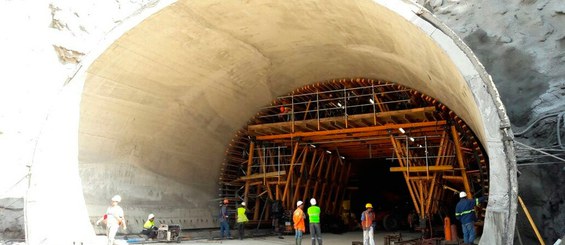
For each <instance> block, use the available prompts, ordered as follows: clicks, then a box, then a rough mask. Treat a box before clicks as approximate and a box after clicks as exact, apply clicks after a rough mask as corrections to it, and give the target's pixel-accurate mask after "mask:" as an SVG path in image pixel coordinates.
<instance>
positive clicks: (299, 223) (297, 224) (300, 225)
mask: <svg viewBox="0 0 565 245" xmlns="http://www.w3.org/2000/svg"><path fill="white" fill-rule="evenodd" d="M303 208H304V203H303V202H302V201H298V202H296V210H294V213H293V214H292V221H293V222H294V231H295V233H294V234H295V235H294V240H296V245H301V244H302V234H304V232H306V226H305V225H304V218H306V215H304V211H302V209H303Z"/></svg>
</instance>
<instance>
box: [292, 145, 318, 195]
mask: <svg viewBox="0 0 565 245" xmlns="http://www.w3.org/2000/svg"><path fill="white" fill-rule="evenodd" d="M314 154H316V152H315V151H314ZM307 155H308V147H305V148H304V154H303V155H302V165H300V172H299V173H298V179H297V180H296V184H295V187H294V195H293V196H292V203H296V202H297V201H298V196H299V195H300V182H302V175H304V168H305V167H306V156H307ZM302 201H304V200H302ZM304 202H305V201H304Z"/></svg>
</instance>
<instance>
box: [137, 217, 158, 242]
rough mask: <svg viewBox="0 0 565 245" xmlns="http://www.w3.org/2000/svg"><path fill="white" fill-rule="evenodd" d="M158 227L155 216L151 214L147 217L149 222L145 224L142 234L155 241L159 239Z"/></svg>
mask: <svg viewBox="0 0 565 245" xmlns="http://www.w3.org/2000/svg"><path fill="white" fill-rule="evenodd" d="M157 229H158V228H157V227H156V226H155V215H154V214H149V215H148V216H147V221H145V224H143V230H142V231H141V234H144V235H146V236H147V238H148V239H154V238H156V237H157Z"/></svg>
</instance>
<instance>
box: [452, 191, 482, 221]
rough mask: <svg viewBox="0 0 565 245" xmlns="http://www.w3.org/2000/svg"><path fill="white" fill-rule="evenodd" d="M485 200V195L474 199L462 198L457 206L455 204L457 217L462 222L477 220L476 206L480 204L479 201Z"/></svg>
mask: <svg viewBox="0 0 565 245" xmlns="http://www.w3.org/2000/svg"><path fill="white" fill-rule="evenodd" d="M484 201H485V197H479V198H473V199H467V198H461V200H459V202H458V203H457V206H455V218H457V220H459V221H460V222H461V224H467V223H471V222H475V221H476V220H477V217H476V215H475V206H479V203H481V202H484Z"/></svg>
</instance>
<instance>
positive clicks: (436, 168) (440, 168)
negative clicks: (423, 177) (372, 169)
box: [390, 166, 453, 173]
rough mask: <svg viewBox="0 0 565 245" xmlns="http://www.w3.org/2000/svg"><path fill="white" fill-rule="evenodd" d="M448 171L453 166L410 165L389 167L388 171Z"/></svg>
mask: <svg viewBox="0 0 565 245" xmlns="http://www.w3.org/2000/svg"><path fill="white" fill-rule="evenodd" d="M428 170H429V171H450V170H453V166H429V167H426V166H412V167H390V172H410V173H417V172H426V171H428Z"/></svg>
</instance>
